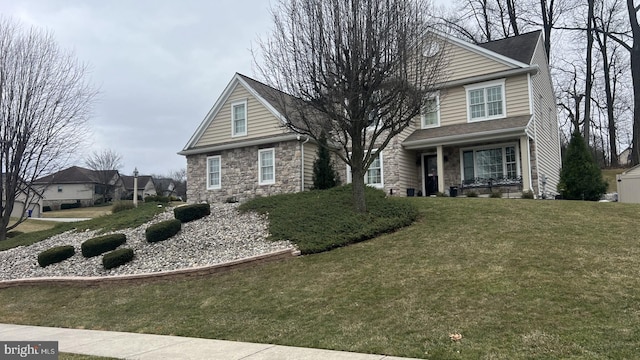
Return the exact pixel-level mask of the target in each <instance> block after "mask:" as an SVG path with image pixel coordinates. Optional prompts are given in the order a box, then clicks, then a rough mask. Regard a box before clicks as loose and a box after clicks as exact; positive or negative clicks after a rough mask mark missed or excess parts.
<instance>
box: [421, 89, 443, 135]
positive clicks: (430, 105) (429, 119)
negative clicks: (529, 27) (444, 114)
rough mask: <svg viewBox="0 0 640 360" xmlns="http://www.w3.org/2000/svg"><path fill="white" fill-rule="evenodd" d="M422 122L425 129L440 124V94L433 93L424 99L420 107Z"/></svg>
mask: <svg viewBox="0 0 640 360" xmlns="http://www.w3.org/2000/svg"><path fill="white" fill-rule="evenodd" d="M420 123H421V124H422V126H421V127H422V128H423V129H427V128H432V127H438V126H440V95H439V94H433V95H431V96H427V97H425V99H424V102H423V104H422V108H421V109H420Z"/></svg>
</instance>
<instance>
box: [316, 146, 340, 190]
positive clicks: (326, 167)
mask: <svg viewBox="0 0 640 360" xmlns="http://www.w3.org/2000/svg"><path fill="white" fill-rule="evenodd" d="M317 154H318V156H317V157H316V161H314V163H313V188H314V189H317V190H324V189H330V188H332V187H334V186H336V185H338V181H337V178H338V175H337V173H336V171H335V170H334V169H333V165H332V163H331V153H330V152H329V149H328V148H327V138H326V136H325V135H324V134H322V135H321V136H320V139H319V146H318V152H317Z"/></svg>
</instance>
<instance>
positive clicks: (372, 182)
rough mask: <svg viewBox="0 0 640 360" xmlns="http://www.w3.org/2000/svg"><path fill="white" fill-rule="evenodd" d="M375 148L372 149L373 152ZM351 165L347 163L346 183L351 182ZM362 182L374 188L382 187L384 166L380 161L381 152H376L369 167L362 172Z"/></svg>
mask: <svg viewBox="0 0 640 360" xmlns="http://www.w3.org/2000/svg"><path fill="white" fill-rule="evenodd" d="M375 151H376V150H373V152H375ZM351 179H352V178H351V167H350V166H349V165H347V183H351ZM364 183H365V184H367V185H369V186H373V187H375V188H379V189H382V188H384V166H383V163H382V152H380V153H378V156H376V158H375V159H373V161H372V162H371V165H369V169H367V172H366V173H365V174H364Z"/></svg>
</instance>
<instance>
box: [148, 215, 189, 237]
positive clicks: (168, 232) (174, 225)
mask: <svg viewBox="0 0 640 360" xmlns="http://www.w3.org/2000/svg"><path fill="white" fill-rule="evenodd" d="M181 228H182V223H181V222H180V220H177V219H172V220H166V221H162V222H159V223H157V224H153V225H151V226H149V227H148V228H147V230H145V232H144V236H145V238H146V239H147V241H148V242H158V241H162V240H166V239H168V238H170V237H172V236H173V235H175V234H177V233H178V231H180V229H181Z"/></svg>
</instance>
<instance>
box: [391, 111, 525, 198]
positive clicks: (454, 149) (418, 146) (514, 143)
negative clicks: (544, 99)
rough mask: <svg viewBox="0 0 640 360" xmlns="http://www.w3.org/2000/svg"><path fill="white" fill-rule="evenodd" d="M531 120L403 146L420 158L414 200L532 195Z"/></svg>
mask: <svg viewBox="0 0 640 360" xmlns="http://www.w3.org/2000/svg"><path fill="white" fill-rule="evenodd" d="M529 119H530V116H519V117H513V118H506V119H500V120H492V121H484V122H482V123H468V124H458V125H450V126H445V127H440V128H433V129H421V130H417V131H416V132H414V133H413V134H412V135H411V136H409V137H408V138H407V139H406V140H405V141H404V142H403V143H402V146H403V148H404V150H405V151H411V152H413V153H414V154H415V156H416V165H417V168H418V176H417V179H418V183H417V184H416V186H417V189H416V191H415V195H418V196H431V195H436V194H438V193H440V194H447V195H453V196H455V195H463V194H465V193H468V192H471V191H473V192H475V193H490V192H492V191H500V192H502V193H520V192H523V191H529V190H533V189H532V165H531V164H532V158H531V154H532V149H531V143H530V140H529V136H528V135H527V132H526V129H527V124H528V122H529ZM408 195H409V196H411V194H410V193H408Z"/></svg>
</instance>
